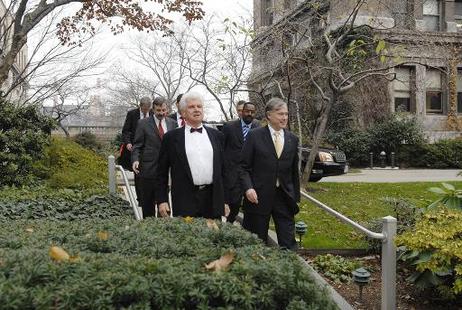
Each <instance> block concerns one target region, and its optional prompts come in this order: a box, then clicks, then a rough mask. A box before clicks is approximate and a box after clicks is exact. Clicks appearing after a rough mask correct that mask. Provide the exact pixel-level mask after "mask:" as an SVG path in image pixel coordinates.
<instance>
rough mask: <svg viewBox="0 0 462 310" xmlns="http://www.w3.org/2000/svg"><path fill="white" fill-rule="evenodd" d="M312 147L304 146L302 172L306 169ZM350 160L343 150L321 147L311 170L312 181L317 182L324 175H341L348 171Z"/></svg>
mask: <svg viewBox="0 0 462 310" xmlns="http://www.w3.org/2000/svg"><path fill="white" fill-rule="evenodd" d="M310 151H311V148H310V147H302V164H301V169H302V173H303V171H304V170H305V167H306V163H307V162H308V156H309V155H310ZM348 168H349V167H348V162H347V159H346V155H345V153H344V152H343V151H340V150H336V149H327V148H320V149H319V150H318V154H317V155H316V159H315V162H314V165H313V170H312V171H311V175H310V181H311V182H317V181H319V180H321V179H322V178H323V177H328V176H333V175H341V174H345V173H347V172H348Z"/></svg>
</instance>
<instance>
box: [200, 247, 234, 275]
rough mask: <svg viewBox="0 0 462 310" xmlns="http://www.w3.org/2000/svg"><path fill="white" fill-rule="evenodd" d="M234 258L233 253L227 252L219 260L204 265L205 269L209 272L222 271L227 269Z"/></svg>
mask: <svg viewBox="0 0 462 310" xmlns="http://www.w3.org/2000/svg"><path fill="white" fill-rule="evenodd" d="M235 256H236V254H235V253H234V252H232V251H228V252H226V253H225V254H224V255H223V256H221V257H220V258H219V259H217V260H214V261H213V262H210V263H208V264H206V265H205V268H206V269H207V270H211V271H224V270H226V269H228V267H229V265H230V264H231V263H232V262H233V260H234V257H235Z"/></svg>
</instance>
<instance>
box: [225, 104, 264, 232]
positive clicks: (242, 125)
mask: <svg viewBox="0 0 462 310" xmlns="http://www.w3.org/2000/svg"><path fill="white" fill-rule="evenodd" d="M255 110H256V108H255V105H254V104H253V103H251V102H245V103H244V104H243V105H242V112H241V115H242V117H241V118H240V119H238V120H235V121H230V122H227V123H226V124H225V125H224V126H223V130H222V132H223V134H224V136H225V148H224V150H225V172H226V173H225V175H226V177H225V189H226V190H225V192H226V194H227V195H228V198H227V200H228V202H229V208H230V212H229V216H228V218H227V221H228V222H230V223H233V222H234V220H235V219H236V216H237V214H238V213H239V209H240V208H241V204H242V188H241V182H240V179H239V165H240V162H241V151H242V145H243V144H244V141H245V139H246V137H247V134H248V133H249V131H250V130H251V129H254V128H258V127H260V123H259V122H258V121H257V120H255V119H254V118H255Z"/></svg>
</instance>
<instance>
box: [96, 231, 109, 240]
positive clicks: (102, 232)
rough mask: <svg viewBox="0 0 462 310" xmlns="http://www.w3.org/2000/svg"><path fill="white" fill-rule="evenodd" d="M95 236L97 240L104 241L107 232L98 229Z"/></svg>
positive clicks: (107, 235) (107, 236) (106, 237)
mask: <svg viewBox="0 0 462 310" xmlns="http://www.w3.org/2000/svg"><path fill="white" fill-rule="evenodd" d="M97 236H98V239H99V240H102V241H106V240H107V239H108V238H109V233H108V232H107V231H98V233H97Z"/></svg>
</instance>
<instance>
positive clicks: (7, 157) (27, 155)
mask: <svg viewBox="0 0 462 310" xmlns="http://www.w3.org/2000/svg"><path fill="white" fill-rule="evenodd" d="M0 115H1V117H0V175H1V178H0V186H2V185H22V184H27V183H30V182H31V181H33V180H34V179H35V178H34V174H33V163H34V162H35V161H36V160H38V159H40V158H41V157H42V156H43V150H44V147H45V146H46V145H47V144H48V141H49V136H50V132H51V130H52V128H53V127H54V122H53V120H52V119H51V118H48V117H45V116H43V115H41V114H40V112H39V111H38V110H37V109H36V107H35V106H32V105H26V106H22V107H17V106H15V105H14V104H12V103H9V102H5V101H3V100H0Z"/></svg>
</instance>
